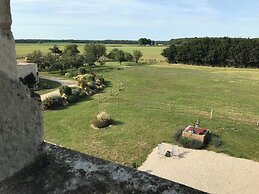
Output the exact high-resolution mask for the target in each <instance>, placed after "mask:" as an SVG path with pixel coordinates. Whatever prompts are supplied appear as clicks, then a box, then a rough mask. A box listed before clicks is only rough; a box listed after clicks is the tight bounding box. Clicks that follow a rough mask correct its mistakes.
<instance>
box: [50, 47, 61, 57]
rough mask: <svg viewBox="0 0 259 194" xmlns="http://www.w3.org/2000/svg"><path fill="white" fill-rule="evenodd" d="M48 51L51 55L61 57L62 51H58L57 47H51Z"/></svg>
mask: <svg viewBox="0 0 259 194" xmlns="http://www.w3.org/2000/svg"><path fill="white" fill-rule="evenodd" d="M49 50H50V51H51V53H53V54H55V55H61V54H62V50H60V48H59V47H58V45H53V47H52V48H50V49H49Z"/></svg>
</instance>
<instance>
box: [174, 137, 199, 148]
mask: <svg viewBox="0 0 259 194" xmlns="http://www.w3.org/2000/svg"><path fill="white" fill-rule="evenodd" d="M179 142H180V144H181V145H182V146H183V147H185V148H191V149H201V148H202V147H203V146H204V144H203V142H201V141H198V140H195V139H188V138H183V137H181V138H180V139H179Z"/></svg>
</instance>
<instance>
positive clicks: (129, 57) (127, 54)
mask: <svg viewBox="0 0 259 194" xmlns="http://www.w3.org/2000/svg"><path fill="white" fill-rule="evenodd" d="M124 56H125V60H126V61H128V62H131V61H133V56H132V54H130V53H127V52H125V53H124Z"/></svg>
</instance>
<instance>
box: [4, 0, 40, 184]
mask: <svg viewBox="0 0 259 194" xmlns="http://www.w3.org/2000/svg"><path fill="white" fill-rule="evenodd" d="M10 26H11V14H10V0H0V89H1V91H0V182H1V181H2V180H4V179H5V178H7V177H10V176H12V175H13V174H14V173H16V172H18V171H19V170H21V169H22V168H24V167H26V166H27V165H30V164H31V163H32V162H34V160H35V159H36V158H37V157H38V156H39V155H40V153H41V152H40V151H39V149H40V146H41V143H42V141H43V132H42V131H43V130H42V115H41V106H40V100H39V98H34V97H31V95H30V92H29V91H28V89H26V88H25V86H23V84H22V83H20V82H19V81H18V76H17V67H16V66H17V65H16V54H15V44H14V39H13V36H12V32H11V29H10Z"/></svg>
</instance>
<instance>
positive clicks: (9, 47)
mask: <svg viewBox="0 0 259 194" xmlns="http://www.w3.org/2000/svg"><path fill="white" fill-rule="evenodd" d="M11 24H12V19H11V13H10V0H1V1H0V70H1V71H3V72H5V73H6V74H7V75H8V76H9V77H10V78H12V79H17V69H16V53H15V43H14V38H13V34H12V32H11Z"/></svg>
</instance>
